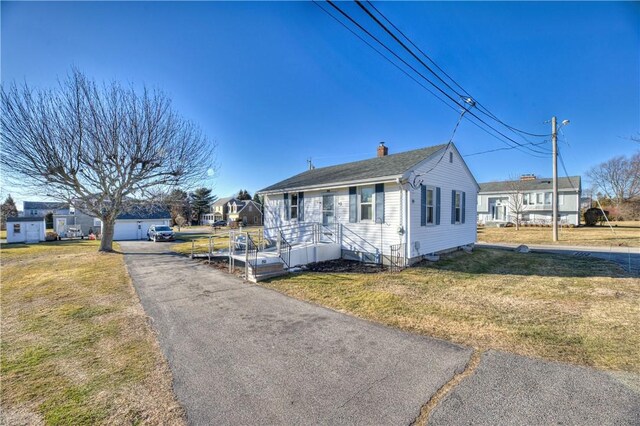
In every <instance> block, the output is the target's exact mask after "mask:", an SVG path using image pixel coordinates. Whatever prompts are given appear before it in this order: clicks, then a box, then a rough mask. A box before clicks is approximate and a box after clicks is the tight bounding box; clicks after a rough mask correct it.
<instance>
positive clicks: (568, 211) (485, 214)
mask: <svg viewBox="0 0 640 426" xmlns="http://www.w3.org/2000/svg"><path fill="white" fill-rule="evenodd" d="M546 192H551V190H550V189H545V190H539V191H525V192H524V193H525V194H534V195H535V194H536V193H546ZM558 194H559V196H558V200H559V204H558V214H559V217H560V220H561V223H566V224H572V225H579V223H580V221H579V219H580V209H579V205H580V193H579V192H576V191H574V190H569V191H566V190H565V191H562V190H560V191H558ZM502 197H509V198H511V197H513V195H512V194H509V193H508V192H491V193H482V194H479V195H478V203H477V204H478V222H479V223H482V224H485V223H487V222H492V221H493V218H492V217H491V212H490V211H489V199H492V198H502ZM543 197H544V195H543ZM522 215H523V221H524V222H527V221H530V222H534V223H543V222H549V223H551V222H552V210H551V205H550V204H547V205H544V204H543V205H534V206H525V205H523V206H522ZM505 222H515V215H514V214H513V212H512V211H511V209H510V208H509V207H507V218H506V220H505Z"/></svg>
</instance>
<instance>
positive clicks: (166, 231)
mask: <svg viewBox="0 0 640 426" xmlns="http://www.w3.org/2000/svg"><path fill="white" fill-rule="evenodd" d="M175 238H176V235H175V234H174V232H173V230H172V229H171V228H169V227H168V226H167V225H151V226H150V227H149V230H148V231H147V240H149V241H153V242H154V243H155V242H158V241H173V240H175Z"/></svg>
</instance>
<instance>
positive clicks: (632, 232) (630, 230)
mask: <svg viewBox="0 0 640 426" xmlns="http://www.w3.org/2000/svg"><path fill="white" fill-rule="evenodd" d="M611 224H612V225H613V232H612V231H611V228H609V227H608V226H606V225H602V226H601V225H598V226H582V227H578V228H567V227H563V228H560V230H559V234H558V240H559V241H558V242H555V243H554V242H553V236H552V230H551V228H550V227H529V226H528V227H520V229H519V230H517V231H516V228H515V227H508V228H487V227H479V228H478V241H479V242H482V243H508V244H554V245H569V246H598V247H603V246H604V247H610V246H614V247H615V246H620V247H640V222H638V221H635V222H611Z"/></svg>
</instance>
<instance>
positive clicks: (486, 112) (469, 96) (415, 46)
mask: <svg viewBox="0 0 640 426" xmlns="http://www.w3.org/2000/svg"><path fill="white" fill-rule="evenodd" d="M366 1H367V4H369V6H371V8H373V10H375V11H376V12H377V13H378V15H380V16H381V17H382V19H384V20H385V21H386V22H387V23H388V24H389V25H391V26H392V27H393V28H394V29H395V30H396V31H397V32H398V33H400V35H401V36H402V37H403V38H404V39H405V40H407V42H409V44H411V45H412V46H413V47H414V48H416V49H417V50H418V52H420V53H421V54H422V56H424V57H425V58H426V59H427V60H428V61H429V62H431V64H433V66H434V67H435V68H437V69H438V70H439V71H440V72H441V73H442V74H444V75H445V76H446V77H447V78H448V79H449V80H450V81H451V82H452V83H453V84H454V85H455V86H457V87H458V88H459V89H460V90H461V91H462V92H463V93H464V95H461V94H460V93H456V94H458V95H459V96H461V97H468V98H473V97H472V96H471V95H470V94H469V91H468V90H466V89H465V88H464V87H462V86H461V85H460V84H459V83H458V82H457V81H456V80H455V79H454V78H453V77H451V76H450V75H449V74H447V72H446V71H445V70H443V69H442V68H441V67H440V66H439V65H438V64H437V63H436V62H435V61H434V60H433V59H432V58H431V57H430V56H429V55H427V54H426V53H425V52H424V51H423V50H422V49H420V47H418V45H416V44H415V43H414V42H413V41H412V40H411V39H410V38H409V37H408V36H407V35H406V34H405V33H404V32H403V31H402V30H401V29H400V28H398V27H397V26H396V25H395V24H394V23H393V22H391V20H389V18H387V17H386V16H385V15H384V14H383V13H382V12H380V10H378V8H377V7H376V6H375V5H374V4H373V3H371V1H369V0H366ZM361 7H362V6H361ZM432 74H434V75H436V74H435V73H434V72H433V71H432ZM436 77H438V76H437V75H436ZM438 78H439V77H438ZM439 79H440V78H439ZM440 80H441V81H442V79H440ZM445 84H446V83H445ZM447 86H448V87H449V88H451V86H449V85H447ZM473 99H474V101H475V102H476V104H477V106H478V110H479V111H480V112H482V113H483V114H485V115H487V116H489V117H491V118H493V119H494V120H495V121H497V122H498V123H500V124H502V125H503V126H505V127H506V128H508V129H510V130H513V131H514V132H518V133H523V134H525V135H529V136H535V137H548V136H550V135H549V134H538V133H531V132H527V131H525V130H521V129H518V128H516V127H513V126H511V125H509V124H507V123H505V122H504V121H502V120H500V119H499V118H498V117H497V116H496V115H495V114H493V113H492V112H491V111H490V110H489V109H488V108H486V107H485V106H484V105H482V104H481V103H480V102H479V101H478V100H477V99H475V98H473ZM483 110H484V111H483Z"/></svg>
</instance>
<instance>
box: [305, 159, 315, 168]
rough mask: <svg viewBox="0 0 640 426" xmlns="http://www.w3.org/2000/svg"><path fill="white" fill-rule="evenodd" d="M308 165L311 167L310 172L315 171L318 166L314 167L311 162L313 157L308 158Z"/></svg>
mask: <svg viewBox="0 0 640 426" xmlns="http://www.w3.org/2000/svg"><path fill="white" fill-rule="evenodd" d="M307 164H308V165H309V170H313V169H315V168H316V166H314V165H313V163H312V162H311V157H309V158H307Z"/></svg>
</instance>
